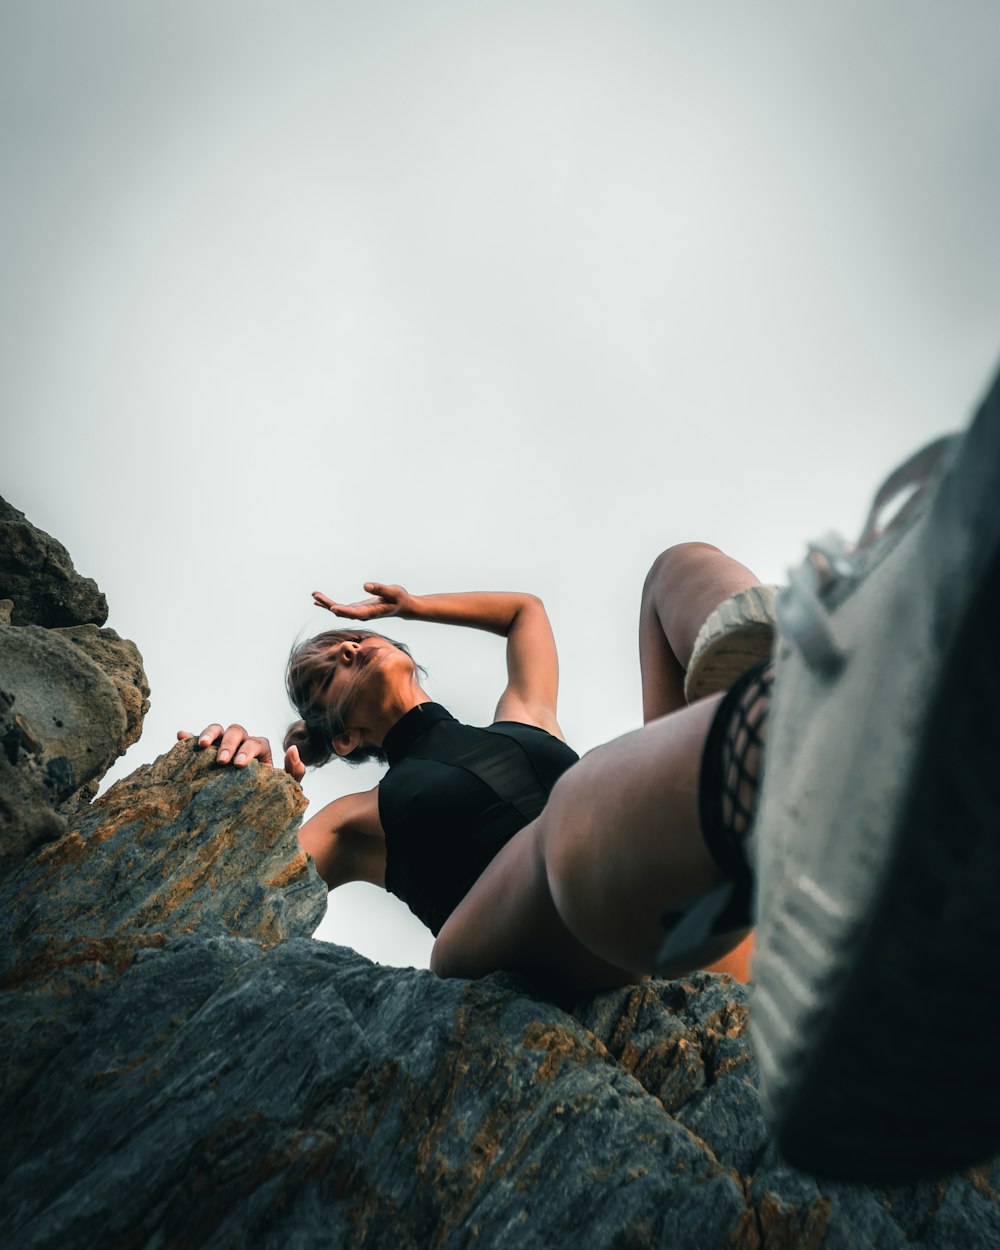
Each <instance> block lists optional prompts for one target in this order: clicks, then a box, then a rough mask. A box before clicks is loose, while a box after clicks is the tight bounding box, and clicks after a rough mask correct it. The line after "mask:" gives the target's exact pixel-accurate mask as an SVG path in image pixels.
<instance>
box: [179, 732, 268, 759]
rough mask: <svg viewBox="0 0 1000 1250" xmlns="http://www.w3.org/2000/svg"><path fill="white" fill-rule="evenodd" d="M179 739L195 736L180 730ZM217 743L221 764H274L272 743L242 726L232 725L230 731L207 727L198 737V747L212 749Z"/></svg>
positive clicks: (218, 757)
mask: <svg viewBox="0 0 1000 1250" xmlns="http://www.w3.org/2000/svg"><path fill="white" fill-rule="evenodd" d="M177 737H178V740H179V741H181V742H183V741H185V739H187V738H193V737H194V734H190V733H188V732H187V730H185V729H179V730H178V731H177ZM220 739H221V741H220ZM216 742H218V743H219V751H218V754H217V755H216V757H215V758H216V762H217V763H219V764H228V763H230V762H232V763H233V764H235V765H236V766H237V768H242V767H243V766H244V765H245V764H249V763H250V761H251V760H260V762H261V763H262V764H270V763H272V760H271V744H270V742H268V740H267V739H266V738H262V737H258V736H255V735H252V734H249V733H248V732H247V731H246V730H245V729H244V728H243V726H242V725H230V726H229V728H228V729H223V727H222V726H221V725H218V724H215V725H206V727H205V728H204V729H203V730H202V731H201V733H200V734H199V735H198V745H199V746H200V747H210V746H213V745H214V744H215V743H216ZM234 757H235V758H234Z"/></svg>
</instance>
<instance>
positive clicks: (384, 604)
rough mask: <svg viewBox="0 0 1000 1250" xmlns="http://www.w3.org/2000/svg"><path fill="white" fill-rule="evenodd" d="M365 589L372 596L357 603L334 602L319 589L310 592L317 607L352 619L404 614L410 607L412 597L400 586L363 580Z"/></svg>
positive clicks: (375, 618) (360, 619)
mask: <svg viewBox="0 0 1000 1250" xmlns="http://www.w3.org/2000/svg"><path fill="white" fill-rule="evenodd" d="M365 590H367V591H368V593H369V594H370V595H371V596H372V597H371V598H370V599H360V600H358V602H357V603H336V602H335V601H334V600H333V599H331V598H330V596H329V595H324V594H323V592H322V591H320V590H314V591H313V592H312V596H313V601H314V602H315V604H316V607H318V608H326V610H327V611H328V612H332V613H333V614H334V616H346V617H349V618H350V619H351V620H352V621H375V620H378V619H379V618H380V617H383V616H406V615H408V614H409V612H410V610H411V608H412V597H411V596H410V594H409V593H408V592H407V591H405V590H404V589H403V587H402V586H387V585H384V584H383V583H382V582H365Z"/></svg>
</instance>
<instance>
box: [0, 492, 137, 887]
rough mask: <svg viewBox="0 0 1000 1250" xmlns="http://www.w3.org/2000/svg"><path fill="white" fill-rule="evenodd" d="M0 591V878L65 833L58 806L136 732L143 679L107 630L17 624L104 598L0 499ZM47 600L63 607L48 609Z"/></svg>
mask: <svg viewBox="0 0 1000 1250" xmlns="http://www.w3.org/2000/svg"><path fill="white" fill-rule="evenodd" d="M60 587H61V589H60ZM0 591H2V593H5V594H8V595H10V596H12V597H11V598H6V599H2V600H0V745H2V748H3V749H2V752H0V877H2V876H3V875H5V874H6V873H7V872H9V871H10V870H11V869H12V868H13V867H15V866H16V865H17V864H19V863H21V862H22V861H23V859H24V858H25V856H26V855H27V854H28V853H29V852H30V851H32V850H33V849H34V848H35V847H37V846H38V845H39V844H40V843H41V842H44V841H47V840H50V839H52V838H55V837H58V836H59V835H60V834H62V833H64V832H65V831H66V827H67V826H66V822H65V819H64V815H65V814H66V813H67V811H68V810H72V809H74V808H76V807H78V806H80V805H81V804H83V803H86V802H87V801H88V800H89V799H90V798H92V797H93V795H94V794H95V793H96V791H97V786H98V784H99V782H100V779H101V778H102V777H103V776H104V774H105V773H106V772H107V770H108V768H109V767H110V766H111V764H112V763H113V762H114V761H115V760H116V759H117V758H118V757H119V756H120V755H121V754H122V753H123V752H124V751H125V750H126V748H127V747H129V746H130V745H131V744H132V743H133V742H135V741H136V740H137V739H138V737H139V734H140V732H141V728H142V720H143V717H144V716H145V714H146V711H147V710H148V708H149V688H148V686H147V685H146V676H145V673H144V672H143V667H142V657H141V656H140V655H139V652H138V650H137V648H136V646H135V644H134V643H132V642H129V641H128V640H127V639H123V638H120V637H119V636H118V634H116V633H115V631H114V630H113V629H100V628H99V627H98V626H97V625H96V624H93V623H75V624H67V625H63V626H60V627H53V628H46V627H45V626H44V625H42V624H26V623H24V622H25V621H26V620H29V619H31V618H38V619H42V620H59V619H64V620H66V619H68V620H73V619H75V618H76V617H81V618H85V617H86V616H87V615H88V614H89V615H90V616H91V617H93V618H95V619H99V620H103V619H104V617H105V616H106V615H107V606H106V604H104V599H103V596H102V595H100V592H99V591H98V590H97V587H96V585H95V584H94V583H93V582H92V581H90V579H87V578H81V577H80V576H79V574H78V573H76V571H75V570H74V569H73V565H72V562H71V561H70V559H69V556H68V554H67V553H66V551H65V550H64V548H63V547H62V546H61V545H60V544H59V543H57V542H56V541H55V540H54V539H52V538H50V537H49V535H48V534H43V533H42V532H41V531H40V530H36V529H35V528H34V527H33V526H31V525H30V524H29V523H28V522H27V521H26V520H25V519H24V517H23V516H22V514H21V513H20V512H18V511H17V510H16V509H15V508H12V507H11V506H10V505H9V504H7V503H5V502H4V501H2V500H0ZM98 600H99V601H100V602H99V603H98ZM56 602H58V603H60V604H62V605H63V607H64V608H66V611H63V610H62V609H60V611H59V612H55V611H54V610H53V611H49V607H51V605H52V604H53V603H56ZM46 604H47V605H49V607H45V606H44V605H46ZM25 605H27V606H25ZM39 605H41V606H39ZM66 605H70V607H71V608H72V610H69V608H67V607H66ZM73 605H75V606H73ZM88 605H89V606H88ZM95 605H96V606H95ZM43 609H44V610H43ZM18 622H21V623H18Z"/></svg>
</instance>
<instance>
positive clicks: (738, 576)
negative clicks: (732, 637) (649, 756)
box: [639, 543, 760, 723]
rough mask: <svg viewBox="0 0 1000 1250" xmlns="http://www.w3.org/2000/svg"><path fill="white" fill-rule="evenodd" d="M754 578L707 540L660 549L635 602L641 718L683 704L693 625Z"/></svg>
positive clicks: (697, 626) (753, 582) (698, 624)
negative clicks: (637, 619)
mask: <svg viewBox="0 0 1000 1250" xmlns="http://www.w3.org/2000/svg"><path fill="white" fill-rule="evenodd" d="M759 584H760V582H759V580H758V579H757V578H756V577H755V576H754V574H753V573H751V571H750V570H749V569H748V568H747V567H746V566H745V565H743V564H740V563H739V561H738V560H733V559H732V558H731V557H730V556H727V555H726V554H725V553H724V552H722V551H720V550H719V548H718V547H712V546H711V545H710V544H708V543H679V544H678V545H677V546H675V547H668V548H667V550H666V551H661V552H660V554H659V555H658V556H657V557H656V559H655V560H654V561H653V564H652V567H651V568H650V570H649V572H648V574H647V575H646V581H645V584H644V585H643V588H642V602H641V604H640V607H639V668H640V671H641V674H642V718H643V721H644V722H646V723H648V722H649V721H651V720H655V719H656V718H657V717H658V716H665V715H666V713H667V712H675V711H677V710H678V709H679V708H682V707H684V706H685V699H684V672H685V670H686V669H687V666H688V662H689V661H690V659H691V651H692V648H693V647H694V641H695V639H696V638H697V637H698V631H699V630H700V629H701V627H702V625H704V623H705V621H706V620H707V619H708V617H709V615H710V614H711V613H712V612H714V611H715V609H716V608H717V607H718V606H719V604H720V603H722V601H723V600H724V599H728V598H729V596H730V595H734V594H736V593H737V591H740V590H745V589H746V588H747V587H748V586H758V585H759Z"/></svg>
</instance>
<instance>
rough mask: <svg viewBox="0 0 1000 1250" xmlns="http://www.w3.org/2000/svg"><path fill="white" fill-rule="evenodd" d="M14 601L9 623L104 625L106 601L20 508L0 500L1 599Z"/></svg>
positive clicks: (106, 617)
mask: <svg viewBox="0 0 1000 1250" xmlns="http://www.w3.org/2000/svg"><path fill="white" fill-rule="evenodd" d="M2 599H10V600H11V601H12V603H13V609H12V611H11V624H13V625H44V626H46V627H51V626H58V625H86V624H94V625H103V624H104V622H105V621H106V620H107V619H108V601H107V599H105V597H104V595H103V594H102V593H101V591H100V590H99V589H98V586H97V583H96V582H95V581H94V580H93V578H91V577H81V576H80V574H79V573H78V572H77V571H76V569H75V568H74V567H73V561H72V560H71V559H70V555H69V552H68V551H67V550H66V548H65V547H64V546H63V545H62V543H60V542H58V541H57V540H56V539H54V538H53V537H52V536H51V535H49V534H46V533H45V532H44V530H40V529H36V528H35V526H34V525H32V524H31V522H30V521H29V520H28V519H27V518H26V517H25V515H24V513H23V512H19V511H18V510H17V508H15V507H13V506H12V505H11V504H9V503H8V502H7V501H6V500H5V499H2V498H0V600H2Z"/></svg>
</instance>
